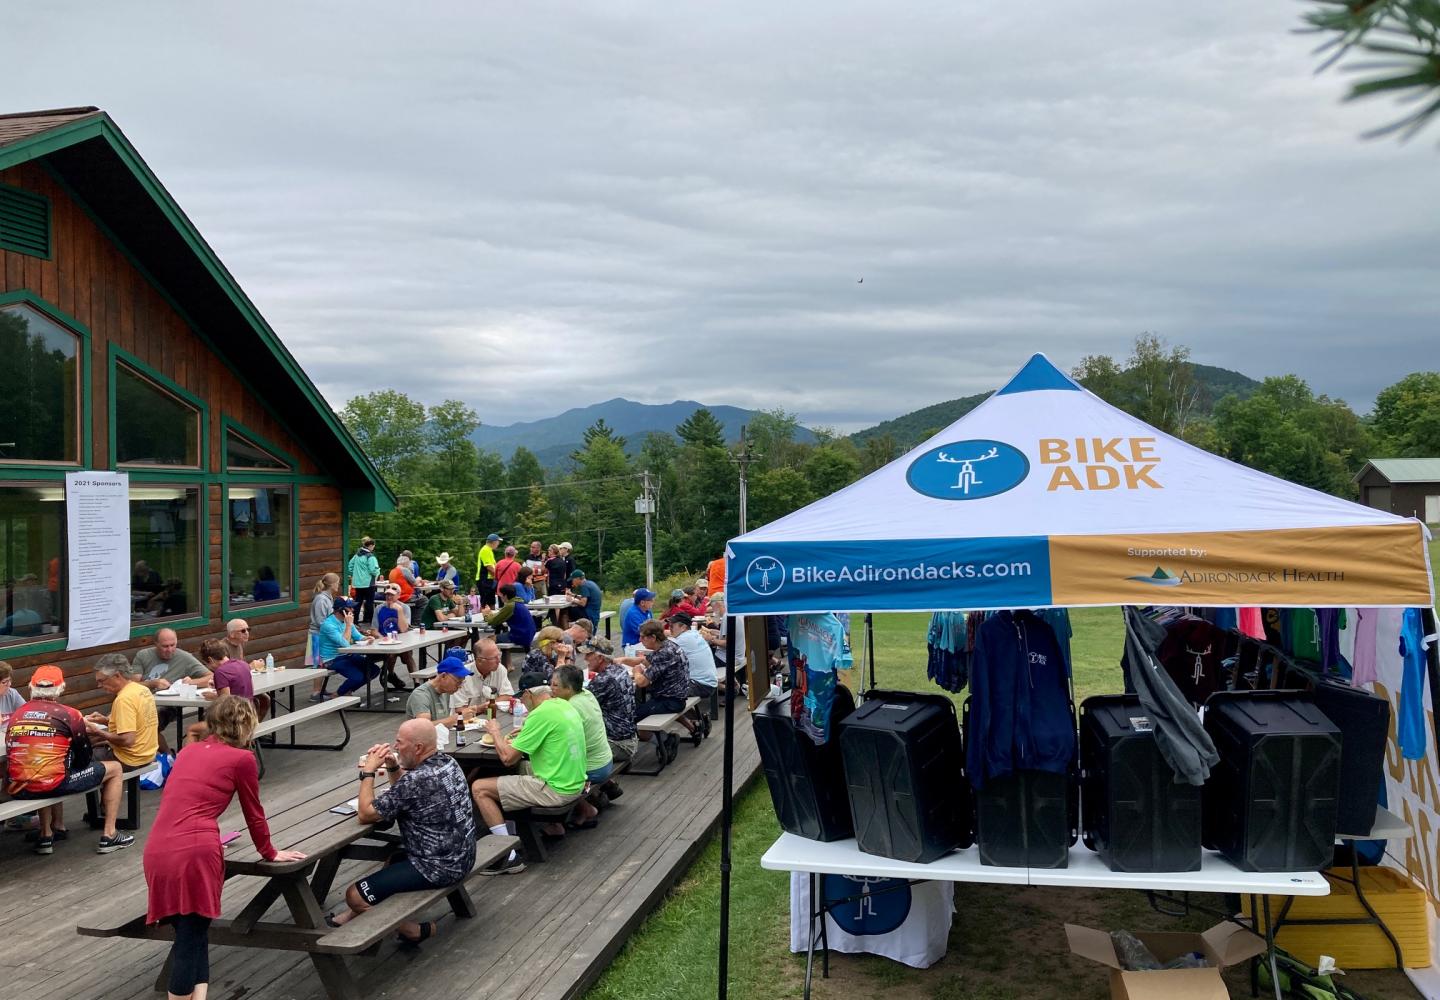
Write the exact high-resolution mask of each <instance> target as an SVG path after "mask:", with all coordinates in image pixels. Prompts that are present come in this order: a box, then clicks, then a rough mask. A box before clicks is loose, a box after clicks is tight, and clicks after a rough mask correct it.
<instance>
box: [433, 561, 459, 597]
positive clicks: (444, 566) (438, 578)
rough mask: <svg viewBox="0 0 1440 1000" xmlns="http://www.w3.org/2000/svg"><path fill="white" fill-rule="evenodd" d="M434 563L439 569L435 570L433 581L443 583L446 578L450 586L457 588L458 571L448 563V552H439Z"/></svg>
mask: <svg viewBox="0 0 1440 1000" xmlns="http://www.w3.org/2000/svg"><path fill="white" fill-rule="evenodd" d="M435 564H436V565H437V566H438V567H439V569H437V570H435V582H436V583H444V582H445V581H446V580H449V581H450V584H451V586H453V587H454V588H455V589H456V590H459V589H460V571H459V570H458V569H456V568H455V567H454V566H452V565H451V564H450V553H448V552H442V553H440V554H439V555H438V556H436V557H435Z"/></svg>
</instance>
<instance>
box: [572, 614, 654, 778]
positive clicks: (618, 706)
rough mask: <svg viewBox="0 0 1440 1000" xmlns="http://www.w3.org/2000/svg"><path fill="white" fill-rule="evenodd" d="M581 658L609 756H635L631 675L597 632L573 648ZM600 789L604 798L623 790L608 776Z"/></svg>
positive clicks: (637, 743)
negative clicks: (603, 729)
mask: <svg viewBox="0 0 1440 1000" xmlns="http://www.w3.org/2000/svg"><path fill="white" fill-rule="evenodd" d="M576 651H577V652H578V653H579V654H580V655H582V656H584V657H585V669H587V670H589V671H590V672H591V673H593V674H594V676H593V677H591V678H590V688H589V691H590V693H591V694H592V695H594V696H595V701H596V702H597V703H598V704H599V705H600V715H601V717H602V718H603V719H604V720H605V738H606V740H607V741H608V742H609V743H610V756H611V758H612V759H613V760H614V762H615V763H616V765H619V764H623V763H625V762H626V761H628V760H630V759H631V758H633V757H634V756H635V753H636V751H637V750H639V749H640V740H639V737H638V730H637V729H636V728H635V678H634V677H633V676H632V675H631V673H630V671H629V669H628V668H626V667H625V666H624V665H623V664H620V663H616V662H615V644H614V643H612V642H611V641H610V640H609V639H607V638H605V637H604V636H603V635H597V636H595V637H594V638H592V639H589V640H587V641H586V642H584V643H582V644H581V645H580V646H578V647H577V648H576ZM600 791H601V792H602V793H603V794H604V795H605V797H606V798H610V799H618V798H619V797H620V796H621V795H622V794H623V793H622V792H621V789H620V785H619V784H618V783H617V782H616V781H615V779H614V777H611V778H610V779H609V780H608V781H606V782H605V783H604V784H603V785H601V786H600Z"/></svg>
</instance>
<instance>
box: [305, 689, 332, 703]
mask: <svg viewBox="0 0 1440 1000" xmlns="http://www.w3.org/2000/svg"><path fill="white" fill-rule="evenodd" d="M333 697H335V696H334V695H333V694H327V693H326V692H324V691H316V692H315V693H314V694H312V695H311V696H310V700H311V701H313V702H316V703H319V702H322V701H325V700H326V699H328V698H333Z"/></svg>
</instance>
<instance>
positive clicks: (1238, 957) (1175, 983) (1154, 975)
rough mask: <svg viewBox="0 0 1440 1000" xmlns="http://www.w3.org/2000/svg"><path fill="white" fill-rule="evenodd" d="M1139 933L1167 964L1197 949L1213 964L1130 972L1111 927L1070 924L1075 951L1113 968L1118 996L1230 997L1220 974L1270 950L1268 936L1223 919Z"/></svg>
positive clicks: (1156, 999)
mask: <svg viewBox="0 0 1440 1000" xmlns="http://www.w3.org/2000/svg"><path fill="white" fill-rule="evenodd" d="M1135 936H1136V937H1137V938H1139V939H1140V941H1141V943H1143V944H1144V945H1145V947H1147V948H1149V949H1150V952H1151V954H1153V955H1154V956H1155V957H1156V959H1158V960H1159V961H1160V962H1162V963H1164V962H1168V961H1170V960H1171V959H1173V958H1179V957H1180V956H1181V955H1185V954H1188V953H1189V952H1192V951H1196V952H1199V953H1200V954H1202V955H1204V956H1205V958H1206V959H1207V960H1209V962H1210V968H1207V969H1163V970H1161V971H1158V972H1127V971H1126V970H1124V969H1122V968H1121V967H1120V959H1119V957H1118V956H1117V955H1116V954H1115V945H1114V943H1113V942H1112V941H1111V940H1110V932H1109V931H1097V930H1093V929H1091V928H1089V927H1077V926H1076V925H1074V924H1066V925H1065V939H1066V940H1067V941H1068V942H1069V943H1070V951H1071V952H1072V953H1073V954H1075V955H1079V956H1080V957H1081V958H1088V959H1089V960H1090V961H1092V962H1099V963H1100V964H1101V965H1104V966H1108V967H1109V969H1110V996H1111V997H1112V998H1113V1000H1228V998H1229V996H1230V991H1229V990H1227V989H1226V988H1225V981H1224V980H1223V979H1221V978H1220V973H1221V972H1222V971H1223V970H1224V969H1225V968H1227V967H1229V966H1232V965H1238V964H1239V963H1241V962H1243V961H1245V960H1246V959H1250V958H1254V957H1255V956H1256V955H1261V954H1264V952H1265V941H1264V939H1262V938H1260V937H1257V936H1256V935H1254V934H1251V933H1250V932H1249V931H1247V930H1245V929H1244V928H1243V927H1238V926H1236V925H1235V924H1232V923H1229V922H1224V923H1218V924H1216V925H1215V926H1214V927H1212V928H1210V929H1209V930H1208V931H1205V932H1203V933H1201V934H1191V933H1183V934H1182V933H1173V932H1163V933H1160V932H1157V933H1136V934H1135Z"/></svg>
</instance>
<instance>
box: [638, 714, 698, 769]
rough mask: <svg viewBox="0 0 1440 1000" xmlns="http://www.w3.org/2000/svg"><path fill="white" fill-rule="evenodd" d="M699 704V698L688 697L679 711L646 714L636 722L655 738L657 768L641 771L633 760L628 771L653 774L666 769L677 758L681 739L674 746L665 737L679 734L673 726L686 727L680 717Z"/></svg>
mask: <svg viewBox="0 0 1440 1000" xmlns="http://www.w3.org/2000/svg"><path fill="white" fill-rule="evenodd" d="M699 705H700V699H699V698H694V697H691V698H686V699H685V707H684V708H682V709H681V710H680V711H678V712H667V713H664V714H661V715H647V716H645V718H643V719H641V720H640V721H639V722H637V723H635V728H636V730H638V731H639V732H642V733H650V734H651V736H652V737H653V739H651V740H650V741H649V742H651V743H653V744H655V768H654V770H650V771H641V770H638V769H636V767H635V766H634V762H633V761H632V762H631V766H630V767H629V769H628V773H629V774H643V775H646V776H653V775H656V774H659V773H660V772H661V771H663V770H665V765H666V764H669V763H670V762H671V761H673V760H674V759H675V752H676V750H677V748H678V745H679V740H678V739H677V740H676V744H675V745H674V746H672V747H667V746H666V744H667V743H668V742H669V741H668V740H666V739H665V737H666V736H678V734H676V733H674V732H672V731H671V727H672V726H673V727H678V728H680V729H684V728H685V727H684V726H681V725H680V717H681V716H683V715H688V714H689V713H691V712H694V711H695V709H696V708H698V707H699ZM685 735H686V736H687V737H690V736H691V733H690V731H689V730H688V729H686V730H685ZM697 745H698V744H697Z"/></svg>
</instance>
